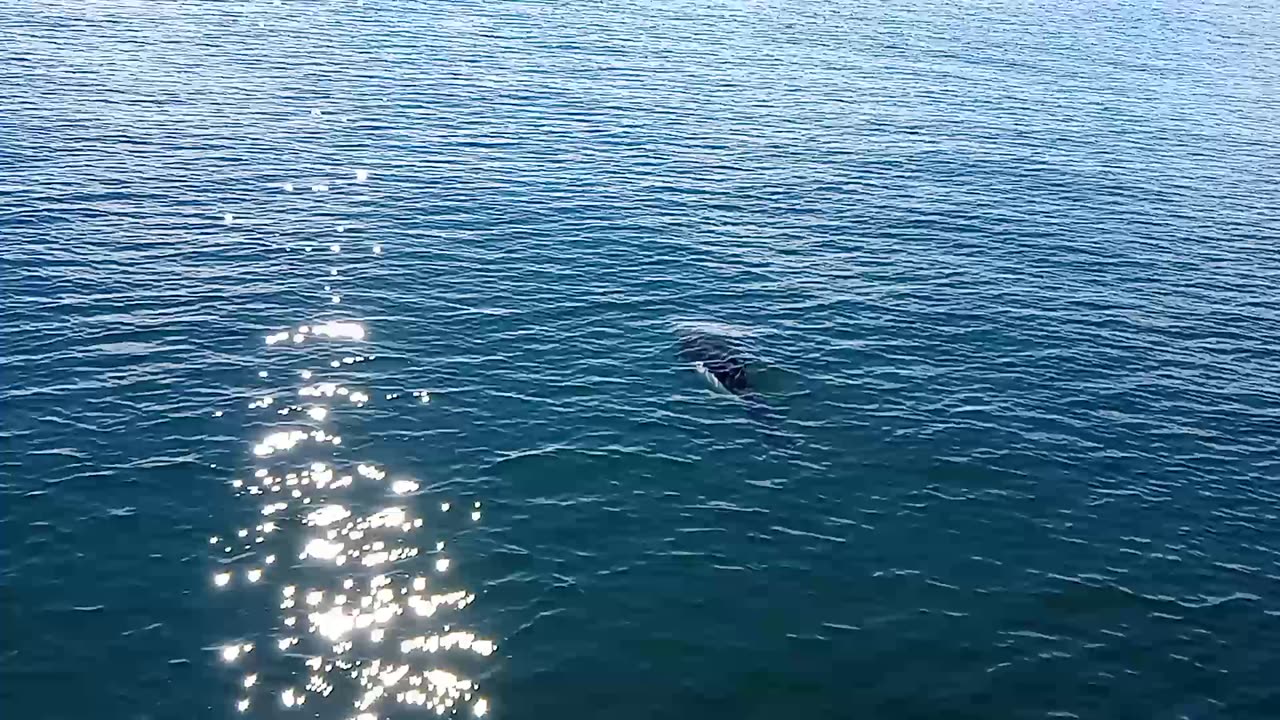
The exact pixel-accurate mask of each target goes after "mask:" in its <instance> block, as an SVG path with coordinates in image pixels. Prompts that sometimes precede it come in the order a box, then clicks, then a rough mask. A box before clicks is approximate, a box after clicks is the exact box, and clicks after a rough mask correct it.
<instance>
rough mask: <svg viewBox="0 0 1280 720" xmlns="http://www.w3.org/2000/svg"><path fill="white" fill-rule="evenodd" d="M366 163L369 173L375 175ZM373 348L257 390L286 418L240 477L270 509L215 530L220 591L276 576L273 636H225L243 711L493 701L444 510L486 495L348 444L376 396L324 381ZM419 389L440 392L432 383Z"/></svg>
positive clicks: (253, 596) (311, 337)
mask: <svg viewBox="0 0 1280 720" xmlns="http://www.w3.org/2000/svg"><path fill="white" fill-rule="evenodd" d="M356 176H357V180H358V181H360V182H364V181H366V180H367V179H368V172H367V171H364V170H360V171H357V174H356ZM331 250H332V252H334V253H340V252H341V251H342V248H341V247H340V246H339V245H337V244H335V245H333V246H332V247H331ZM380 252H381V247H380V246H379V248H378V254H380ZM326 290H327V288H326ZM334 297H335V298H336V297H337V295H336V293H335V295H334ZM265 341H266V345H267V346H273V347H274V346H283V347H286V348H293V347H298V346H304V347H305V346H306V344H308V343H313V342H315V343H333V342H337V343H340V344H342V345H343V346H344V347H346V348H351V347H352V346H354V345H356V344H359V345H360V346H363V345H365V344H367V341H368V333H367V331H366V328H365V326H364V325H363V324H361V323H358V322H353V321H349V320H342V321H339V320H333V321H327V322H321V323H316V324H309V325H299V326H296V327H292V328H287V329H282V330H280V331H278V332H275V333H272V334H269V335H267V336H266V338H265ZM330 347H331V346H330ZM269 352H280V351H279V350H269ZM295 352H297V351H295ZM375 357H376V356H374V355H371V354H349V355H345V356H342V357H340V358H338V359H335V360H332V361H330V362H329V363H328V367H327V368H326V367H324V366H323V365H321V366H320V367H310V368H302V369H299V370H297V374H296V376H295V377H297V378H299V380H300V381H301V384H300V385H299V386H297V387H296V388H295V389H294V390H292V391H291V392H285V393H282V392H280V391H279V390H278V389H277V391H276V392H274V393H272V394H265V395H262V396H259V397H254V398H251V399H248V401H247V403H246V405H247V408H248V410H249V411H251V412H255V413H259V414H260V416H261V417H264V418H267V419H269V420H270V421H271V422H272V423H273V424H272V425H271V426H270V427H269V428H268V429H267V430H266V431H265V432H263V433H261V435H259V436H258V437H256V438H252V439H251V442H250V452H251V456H252V458H253V471H252V472H250V473H247V474H246V476H244V477H238V478H235V479H234V480H232V482H231V487H232V489H233V491H234V492H235V494H236V496H237V497H238V498H239V499H240V500H242V501H243V502H246V503H250V504H251V505H252V506H253V508H254V510H255V516H256V517H257V518H258V520H257V522H255V523H253V524H252V525H250V526H247V527H242V528H238V529H236V530H234V531H232V532H230V533H228V534H227V536H226V537H213V538H210V540H209V542H210V545H211V546H214V549H215V551H216V552H217V557H218V560H219V566H218V567H217V568H216V569H215V570H214V572H213V576H212V581H211V584H212V587H213V590H214V591H215V592H219V593H234V592H238V591H242V592H244V594H245V602H246V603H249V602H260V599H261V598H262V597H263V596H262V592H261V591H262V589H263V588H266V589H267V590H268V591H269V592H270V593H271V594H272V595H273V596H274V600H273V601H272V602H273V603H274V607H275V609H276V610H277V611H278V617H277V622H276V623H275V628H274V630H273V631H272V632H271V633H270V637H262V638H254V639H246V638H243V637H242V638H231V639H228V640H227V641H226V642H225V644H223V645H222V647H221V648H220V658H221V661H222V662H224V663H225V664H227V665H228V666H230V667H231V668H234V670H235V672H237V673H238V674H239V681H238V682H237V687H238V688H239V691H238V696H237V697H235V698H232V699H231V703H232V704H233V705H234V707H235V708H236V709H237V710H239V711H240V712H242V713H255V712H257V711H261V712H262V714H264V715H270V714H274V713H277V712H279V711H280V710H281V709H294V710H297V709H299V708H303V709H305V711H306V712H307V713H308V715H312V716H315V717H334V718H351V719H352V720H375V718H382V717H386V716H388V714H391V713H395V714H403V711H404V709H405V708H412V709H418V710H420V711H422V712H424V713H430V714H433V715H446V714H448V715H453V714H456V713H459V712H465V713H467V714H469V715H476V716H481V715H485V714H486V713H487V712H488V711H489V704H488V701H487V700H486V699H485V698H484V697H483V696H482V695H481V694H480V693H479V691H478V688H477V686H476V683H475V681H474V680H472V679H471V677H469V674H470V673H469V672H468V670H469V669H474V668H476V663H477V661H478V659H479V658H484V657H486V656H488V655H490V654H492V653H493V652H494V650H495V649H496V645H495V644H494V642H493V640H490V639H487V638H483V637H479V636H478V635H477V634H476V633H475V632H472V631H471V630H468V629H466V628H465V627H464V626H463V621H464V615H463V614H462V612H461V611H463V610H464V609H465V608H466V607H467V606H468V605H470V604H471V603H472V602H473V601H474V600H475V595H474V594H473V593H471V592H469V591H468V590H467V589H466V588H463V587H460V586H459V585H458V583H457V582H456V581H455V580H454V579H453V573H454V572H455V571H456V566H455V562H454V560H455V559H454V558H452V557H451V556H450V555H449V554H448V548H447V547H446V543H445V541H444V540H443V539H441V537H442V536H443V525H442V523H443V521H444V520H446V519H448V518H452V519H453V520H455V521H456V522H477V521H479V519H480V511H481V508H480V504H479V503H475V505H474V507H471V508H455V507H453V505H452V504H451V503H449V502H447V501H445V502H440V501H438V500H436V501H431V502H428V501H427V499H426V498H425V497H422V496H419V495H417V493H418V492H419V490H420V489H421V487H422V483H421V482H420V481H419V480H418V479H415V478H411V477H405V476H403V475H395V474H394V473H395V472H396V471H395V469H393V468H391V469H389V468H386V467H383V466H382V465H380V464H378V463H376V462H371V461H368V460H365V461H363V462H354V463H353V462H350V461H345V460H342V459H339V458H338V457H337V456H336V453H337V451H338V450H339V448H340V446H341V445H342V435H341V433H340V432H339V431H338V426H339V421H340V419H341V418H342V415H343V413H344V411H347V410H351V409H358V408H363V407H365V406H366V405H368V404H370V403H371V402H374V399H373V398H372V397H371V396H370V394H369V393H368V392H367V391H366V390H364V389H361V388H357V387H349V386H347V385H345V384H343V383H342V382H335V381H332V380H326V379H325V377H324V375H325V372H326V371H327V370H328V369H331V368H342V367H344V366H349V365H354V364H357V363H363V362H366V361H368V360H373V359H375ZM267 376H268V373H267V371H265V370H264V371H261V372H259V377H263V378H265V377H267ZM400 396H401V393H387V394H385V398H383V399H384V400H386V401H391V400H396V399H398V398H400ZM412 398H413V399H414V400H415V401H416V402H419V403H428V402H429V401H430V397H429V395H428V394H427V393H426V392H422V391H416V392H413V393H412ZM222 414H223V413H222V412H221V411H219V412H218V413H216V416H218V417H221V416H222ZM254 640H257V642H255V641H254ZM321 707H323V708H325V710H323V711H321ZM396 708H399V711H398V712H397V710H396Z"/></svg>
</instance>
